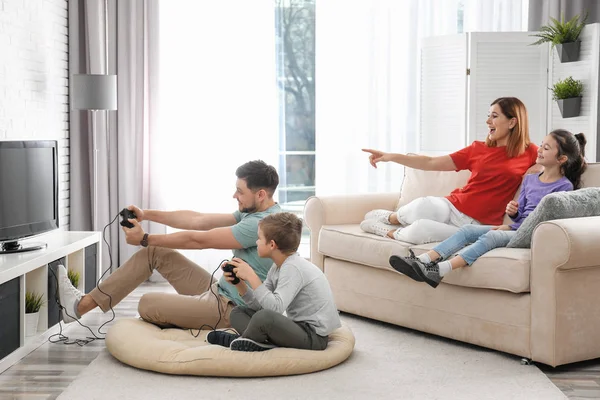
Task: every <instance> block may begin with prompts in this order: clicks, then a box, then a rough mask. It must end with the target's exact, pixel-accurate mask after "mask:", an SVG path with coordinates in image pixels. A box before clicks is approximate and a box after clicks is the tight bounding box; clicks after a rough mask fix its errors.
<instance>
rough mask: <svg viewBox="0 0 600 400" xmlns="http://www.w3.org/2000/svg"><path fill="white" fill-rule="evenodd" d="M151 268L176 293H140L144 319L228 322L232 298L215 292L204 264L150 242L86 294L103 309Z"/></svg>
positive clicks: (191, 324) (205, 325)
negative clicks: (151, 244) (196, 262)
mask: <svg viewBox="0 0 600 400" xmlns="http://www.w3.org/2000/svg"><path fill="white" fill-rule="evenodd" d="M155 269H156V270H157V271H158V272H159V273H160V274H161V275H162V276H163V277H164V278H165V279H166V280H167V281H168V282H169V283H170V284H171V286H173V287H174V288H175V290H176V291H177V294H173V293H146V294H144V295H143V296H142V298H141V299H140V303H139V305H138V312H139V313H140V316H141V317H142V318H143V319H144V320H146V321H148V322H151V323H153V324H156V325H158V326H161V327H173V326H176V327H179V328H193V329H210V328H215V327H218V328H228V327H230V326H231V325H230V323H229V314H230V313H231V310H232V309H233V307H234V304H233V302H231V301H230V300H229V299H228V298H226V297H225V296H222V295H220V294H219V293H218V284H217V282H215V281H214V280H213V279H212V277H211V275H210V274H209V273H208V272H207V271H206V270H205V269H204V268H202V267H200V266H198V265H197V264H195V263H193V262H192V261H190V260H189V259H188V258H187V257H185V256H183V255H182V254H181V253H179V252H178V251H176V250H171V249H165V248H162V247H153V246H151V247H147V248H143V249H141V250H140V251H138V252H137V253H135V254H134V255H133V256H132V257H131V258H130V259H129V260H127V262H125V264H123V265H121V267H120V268H118V269H117V270H116V271H115V272H113V273H112V274H111V275H110V276H109V277H108V278H107V279H105V280H104V281H102V283H100V285H99V287H97V288H95V289H94V290H92V291H91V292H90V293H89V295H90V296H92V298H93V299H94V301H95V302H96V303H97V304H98V306H99V307H100V308H101V309H102V311H104V312H107V311H109V310H110V308H111V307H113V308H114V307H115V306H116V305H117V304H119V302H120V301H121V300H123V299H124V298H125V297H126V296H127V295H128V294H129V293H131V292H132V291H133V290H134V289H135V288H137V287H138V286H139V285H140V284H141V283H142V282H144V281H146V280H147V279H148V278H149V277H150V275H152V271H154V270H155ZM219 312H220V314H221V315H219ZM217 325H218V326H217Z"/></svg>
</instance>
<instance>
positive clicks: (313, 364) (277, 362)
mask: <svg viewBox="0 0 600 400" xmlns="http://www.w3.org/2000/svg"><path fill="white" fill-rule="evenodd" d="M193 332H194V334H196V333H197V332H198V331H193ZM208 332H210V331H201V332H200V334H199V335H198V337H197V338H195V337H194V336H192V335H191V333H190V330H189V329H188V330H182V329H160V328H159V327H157V326H155V325H152V324H150V323H147V322H144V321H142V320H141V319H133V318H128V319H122V320H119V321H117V322H115V323H114V325H113V326H111V328H110V329H109V331H108V333H107V334H106V348H107V349H108V351H109V352H110V354H112V355H113V356H114V357H115V358H116V359H118V360H119V361H121V362H123V363H125V364H128V365H131V366H133V367H136V368H141V369H146V370H149V371H156V372H162V373H165V374H173V375H201V376H234V377H236V376H239V377H260V376H281V375H298V374H306V373H309V372H315V371H321V370H324V369H327V368H331V367H333V366H335V365H337V364H339V363H341V362H342V361H344V360H346V359H347V358H348V357H349V356H350V354H352V350H353V349H354V335H353V334H352V331H351V330H350V328H348V327H347V326H342V327H341V328H339V329H337V330H335V331H334V332H333V333H332V334H331V335H329V343H328V345H327V348H326V349H325V350H322V351H313V350H298V349H290V348H283V347H278V348H275V349H272V350H267V351H262V352H243V351H231V350H229V349H228V348H227V347H223V346H217V345H211V344H209V343H208V342H207V341H206V335H207V334H208Z"/></svg>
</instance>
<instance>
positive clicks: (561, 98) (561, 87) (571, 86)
mask: <svg viewBox="0 0 600 400" xmlns="http://www.w3.org/2000/svg"><path fill="white" fill-rule="evenodd" d="M550 90H551V91H552V99H553V100H556V102H557V103H558V108H559V109H560V114H561V115H562V117H563V118H570V117H577V116H578V115H579V110H580V109H581V94H582V93H583V83H582V82H581V81H580V80H576V79H573V77H572V76H569V77H568V78H565V79H563V80H559V81H558V82H556V83H555V84H554V85H553V86H552V88H550Z"/></svg>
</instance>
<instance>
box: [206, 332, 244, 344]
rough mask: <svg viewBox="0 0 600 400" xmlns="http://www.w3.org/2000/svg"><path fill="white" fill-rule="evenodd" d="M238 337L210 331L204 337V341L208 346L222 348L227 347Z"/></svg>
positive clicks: (228, 333)
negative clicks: (212, 345) (213, 345)
mask: <svg viewBox="0 0 600 400" xmlns="http://www.w3.org/2000/svg"><path fill="white" fill-rule="evenodd" d="M239 337H240V335H236V334H235V333H230V332H225V331H211V332H208V335H206V341H207V342H208V343H210V344H217V345H219V346H223V347H229V346H230V345H231V342H233V341H234V340H235V339H237V338H239Z"/></svg>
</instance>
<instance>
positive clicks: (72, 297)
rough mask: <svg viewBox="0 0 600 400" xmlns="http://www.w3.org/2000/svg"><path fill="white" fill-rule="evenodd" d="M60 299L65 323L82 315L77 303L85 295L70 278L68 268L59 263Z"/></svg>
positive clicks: (61, 312) (61, 313)
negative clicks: (78, 313)
mask: <svg viewBox="0 0 600 400" xmlns="http://www.w3.org/2000/svg"><path fill="white" fill-rule="evenodd" d="M57 270H58V300H59V301H60V305H61V306H62V308H61V310H60V315H61V316H62V320H63V322H64V323H65V324H69V323H71V322H73V321H76V320H78V319H79V318H80V317H78V316H77V310H76V305H77V304H78V303H79V300H81V298H82V297H83V293H81V292H80V291H79V290H77V288H76V287H75V286H73V284H72V283H71V280H70V279H69V276H68V275H67V269H66V268H65V267H64V265H59V266H58V268H57Z"/></svg>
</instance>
